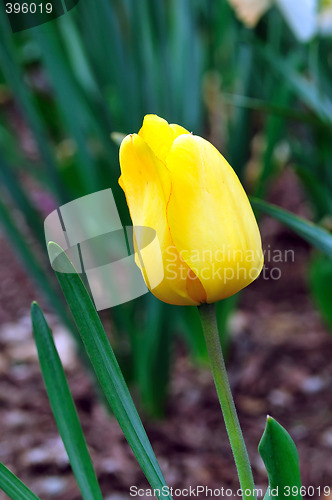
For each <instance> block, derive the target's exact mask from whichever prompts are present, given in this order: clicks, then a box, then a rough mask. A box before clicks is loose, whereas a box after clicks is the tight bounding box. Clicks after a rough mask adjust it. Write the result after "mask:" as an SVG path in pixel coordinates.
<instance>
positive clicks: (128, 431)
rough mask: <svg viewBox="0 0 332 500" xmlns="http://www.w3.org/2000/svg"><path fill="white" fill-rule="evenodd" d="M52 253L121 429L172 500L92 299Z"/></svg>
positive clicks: (54, 249) (63, 259) (62, 258)
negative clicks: (60, 270)
mask: <svg viewBox="0 0 332 500" xmlns="http://www.w3.org/2000/svg"><path fill="white" fill-rule="evenodd" d="M49 250H50V254H51V255H52V256H53V257H54V258H56V259H58V260H57V266H60V268H61V269H63V270H65V271H66V272H64V273H57V277H58V280H59V282H60V285H61V287H62V290H63V293H64V295H65V297H66V299H67V301H68V304H69V307H70V309H71V312H72V314H73V316H74V319H75V322H76V324H77V327H78V330H79V332H80V334H81V337H82V340H83V342H84V345H85V348H86V351H87V353H88V355H89V356H90V359H91V362H92V365H93V367H94V370H95V372H96V374H97V376H98V378H99V381H100V384H101V387H102V389H103V391H104V393H105V396H106V398H107V400H108V401H109V403H110V405H111V406H112V409H113V411H114V414H115V416H116V418H117V420H118V422H119V424H120V426H121V429H122V431H123V433H124V435H125V437H126V439H127V441H128V443H129V445H130V446H131V449H132V450H133V452H134V454H135V456H136V458H137V461H138V463H139V464H140V466H141V468H142V470H143V472H144V474H145V476H146V477H147V479H148V481H149V483H150V485H151V486H152V488H154V489H158V490H160V491H159V492H160V495H157V496H158V497H160V498H161V497H162V498H163V499H165V498H171V497H170V495H162V491H161V488H162V487H163V486H166V483H165V479H164V477H163V474H162V472H161V470H160V467H159V464H158V462H157V459H156V457H155V455H154V453H153V450H152V447H151V444H150V441H149V439H148V437H147V435H146V432H145V430H144V427H143V424H142V422H141V420H140V418H139V415H138V413H137V410H136V408H135V405H134V403H133V400H132V398H131V395H130V392H129V390H128V387H127V385H126V382H125V380H124V378H123V375H122V373H121V370H120V367H119V365H118V362H117V360H116V358H115V355H114V352H113V350H112V348H111V346H110V343H109V341H108V338H107V336H106V333H105V331H104V329H103V326H102V323H101V321H100V318H99V316H98V314H97V311H96V309H95V307H94V305H93V303H92V300H91V298H90V296H89V294H88V292H87V290H86V289H85V287H84V285H83V282H82V280H81V278H80V276H79V275H78V274H77V273H76V271H75V268H74V267H73V265H72V263H71V262H70V261H69V259H68V258H67V256H66V254H65V253H64V252H63V250H62V249H61V248H60V247H59V246H58V245H57V244H55V243H52V242H51V243H50V244H49ZM52 260H54V259H53V258H52Z"/></svg>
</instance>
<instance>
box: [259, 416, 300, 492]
mask: <svg viewBox="0 0 332 500" xmlns="http://www.w3.org/2000/svg"><path fill="white" fill-rule="evenodd" d="M258 451H259V454H260V456H261V457H262V459H263V462H264V464H265V467H266V470H267V474H268V477H269V488H268V490H267V492H266V495H265V497H264V500H270V499H272V498H278V499H279V500H282V499H284V498H285V499H286V498H293V499H294V500H301V499H302V495H301V476H300V468H299V455H298V453H297V449H296V446H295V444H294V442H293V440H292V438H291V437H290V435H289V434H288V432H287V431H286V430H285V429H284V428H283V427H282V426H281V425H280V424H278V422H277V421H276V420H274V418H272V417H268V418H267V421H266V426H265V430H264V433H263V436H262V439H261V441H260V443H259V446H258Z"/></svg>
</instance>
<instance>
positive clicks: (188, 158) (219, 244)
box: [119, 115, 263, 305]
mask: <svg viewBox="0 0 332 500" xmlns="http://www.w3.org/2000/svg"><path fill="white" fill-rule="evenodd" d="M120 166H121V177H120V179H119V183H120V186H121V187H122V189H123V190H124V192H125V195H126V199H127V203H128V207H129V210H130V215H131V219H132V222H133V225H134V227H135V226H146V227H150V228H152V229H154V230H155V231H156V234H157V237H158V242H159V248H160V255H161V259H159V257H158V256H157V254H156V253H155V252H154V250H153V247H151V248H150V249H144V251H142V252H139V251H138V252H139V254H140V255H139V256H138V258H137V259H136V262H137V264H138V266H139V267H140V269H141V271H142V274H143V277H144V280H145V282H146V284H147V286H148V287H149V289H150V290H151V291H152V293H153V294H154V295H155V296H156V297H157V298H158V299H160V300H162V301H164V302H167V303H169V304H177V305H199V304H202V303H205V302H207V303H212V302H216V301H218V300H221V299H224V298H226V297H229V296H231V295H233V294H235V293H236V292H238V291H239V290H241V289H242V288H244V287H245V286H247V285H249V284H250V283H251V282H252V281H253V280H255V279H256V278H257V276H258V275H259V273H260V271H261V269H262V266H263V253H262V247H261V238H260V234H259V230H258V227H257V223H256V219H255V217H254V214H253V212H252V209H251V205H250V203H249V200H248V198H247V196H246V194H245V192H244V190H243V187H242V185H241V183H240V181H239V179H238V177H237V176H236V174H235V172H234V170H233V169H232V168H231V166H230V165H229V164H228V163H227V161H226V160H225V158H224V157H223V156H222V155H221V154H220V153H219V152H218V151H217V150H216V149H215V148H214V146H212V144H210V143H209V142H208V141H206V140H205V139H202V138H201V137H198V136H195V135H192V134H190V133H189V132H188V131H187V130H185V129H184V128H183V127H181V126H179V125H169V124H168V123H167V122H166V121H165V120H163V119H162V118H159V117H158V116H156V115H147V116H145V118H144V122H143V126H142V128H141V130H140V131H139V133H138V134H132V135H128V136H127V137H125V139H124V140H123V141H122V144H121V147H120ZM136 250H137V242H136ZM158 250H159V249H158ZM157 257H158V258H157ZM160 266H162V268H163V269H162V271H163V278H162V280H161V281H160V280H156V279H155V278H156V275H157V274H158V273H159V272H160V269H159V268H160ZM154 281H155V282H158V284H157V285H156V286H152V285H151V283H153V282H154Z"/></svg>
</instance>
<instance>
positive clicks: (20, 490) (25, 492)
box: [0, 463, 39, 500]
mask: <svg viewBox="0 0 332 500" xmlns="http://www.w3.org/2000/svg"><path fill="white" fill-rule="evenodd" d="M0 488H1V489H2V490H3V491H4V492H5V493H6V494H7V495H8V496H9V498H11V499H12V500H22V498H24V500H39V498H38V497H37V496H36V495H35V494H34V493H32V491H31V490H29V488H28V487H27V486H25V484H23V483H22V481H20V480H19V479H18V478H17V477H16V476H15V474H13V473H12V472H11V471H10V470H9V469H7V467H5V466H4V465H3V464H2V463H0Z"/></svg>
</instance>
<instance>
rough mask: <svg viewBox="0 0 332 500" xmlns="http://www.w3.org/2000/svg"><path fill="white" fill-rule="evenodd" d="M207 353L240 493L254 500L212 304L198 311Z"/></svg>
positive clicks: (248, 466)
mask: <svg viewBox="0 0 332 500" xmlns="http://www.w3.org/2000/svg"><path fill="white" fill-rule="evenodd" d="M198 310H199V313H200V317H201V322H202V326H203V331H204V336H205V341H206V345H207V349H208V353H209V358H210V363H211V368H212V374H213V378H214V383H215V386H216V389H217V393H218V397H219V401H220V405H221V409H222V413H223V416H224V420H225V425H226V430H227V433H228V437H229V441H230V444H231V448H232V452H233V455H234V460H235V464H236V468H237V472H238V476H239V480H240V485H241V489H242V491H243V499H244V500H249V499H250V500H251V499H257V496H256V494H255V484H254V479H253V476H252V472H251V467H250V462H249V457H248V452H247V449H246V445H245V443H244V439H243V435H242V431H241V427H240V423H239V419H238V416H237V413H236V409H235V405H234V401H233V396H232V392H231V388H230V385H229V380H228V376H227V372H226V366H225V361H224V358H223V354H222V350H221V345H220V338H219V333H218V327H217V321H216V313H215V306H214V304H203V305H201V306H199V308H198Z"/></svg>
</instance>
